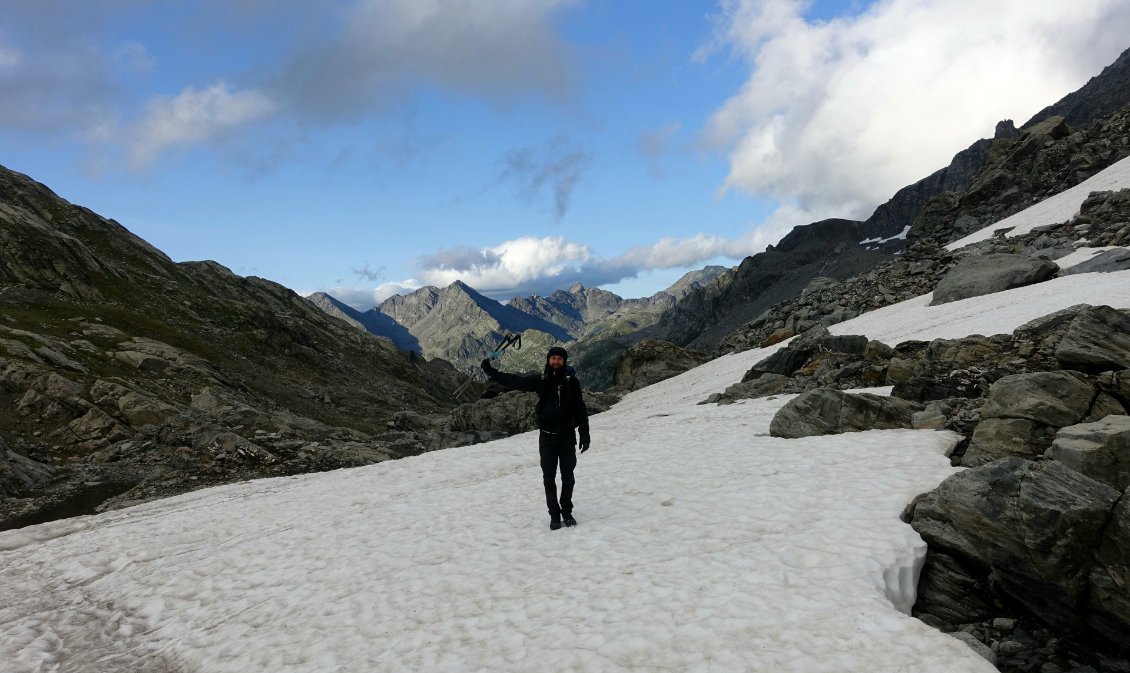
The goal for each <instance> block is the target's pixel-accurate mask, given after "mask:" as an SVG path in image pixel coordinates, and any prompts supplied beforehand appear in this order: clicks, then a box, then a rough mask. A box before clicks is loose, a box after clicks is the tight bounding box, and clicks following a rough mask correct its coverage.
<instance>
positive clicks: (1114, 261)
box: [1066, 248, 1130, 274]
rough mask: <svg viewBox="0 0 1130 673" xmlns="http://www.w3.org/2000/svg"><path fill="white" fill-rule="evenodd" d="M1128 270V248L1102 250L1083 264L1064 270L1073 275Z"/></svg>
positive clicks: (1129, 252) (1129, 254) (1129, 259)
mask: <svg viewBox="0 0 1130 673" xmlns="http://www.w3.org/2000/svg"><path fill="white" fill-rule="evenodd" d="M1126 269H1130V248H1115V249H1114V250H1104V251H1103V252H1100V253H1099V254H1097V255H1095V256H1094V257H1092V258H1090V259H1088V260H1087V261H1085V262H1080V263H1079V264H1076V265H1075V266H1072V267H1070V268H1068V269H1066V272H1067V273H1069V274H1073V273H1110V272H1113V271H1125V270H1126Z"/></svg>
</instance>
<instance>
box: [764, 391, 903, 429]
mask: <svg viewBox="0 0 1130 673" xmlns="http://www.w3.org/2000/svg"><path fill="white" fill-rule="evenodd" d="M921 410H922V406H921V405H918V404H915V403H913V402H908V401H906V400H900V399H896V398H891V397H882V396H879V395H872V394H870V393H861V394H852V393H845V392H842V391H839V390H832V389H828V388H818V389H816V390H809V391H807V392H804V393H801V394H800V395H798V396H797V397H796V398H795V399H793V400H791V401H790V402H789V403H788V404H786V405H785V406H783V407H781V409H780V410H778V411H777V414H776V415H775V416H773V421H772V422H771V423H770V424H769V434H770V435H772V436H773V437H811V436H814V435H830V434H837V433H841V432H858V431H861V430H885V429H892V428H909V427H911V416H912V415H913V414H914V412H916V411H921Z"/></svg>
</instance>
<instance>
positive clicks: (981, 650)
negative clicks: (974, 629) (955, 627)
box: [950, 631, 997, 666]
mask: <svg viewBox="0 0 1130 673" xmlns="http://www.w3.org/2000/svg"><path fill="white" fill-rule="evenodd" d="M950 635H951V636H953V637H954V638H957V639H958V640H960V641H961V642H963V643H965V644H966V645H968V646H969V649H971V650H973V651H974V652H976V653H977V654H979V655H981V656H982V657H984V658H985V660H986V661H988V662H989V663H990V664H992V665H993V666H996V665H997V653H996V652H994V651H993V649H992V648H991V647H989V646H988V645H986V644H985V643H982V642H981V641H980V640H977V636H975V635H973V634H972V633H965V632H964V631H955V632H953V633H951V634H950Z"/></svg>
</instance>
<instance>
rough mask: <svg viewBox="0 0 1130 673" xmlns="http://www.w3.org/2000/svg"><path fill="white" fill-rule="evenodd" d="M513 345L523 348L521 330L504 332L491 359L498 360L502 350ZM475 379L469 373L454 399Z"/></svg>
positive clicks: (456, 391) (518, 348) (454, 394)
mask: <svg viewBox="0 0 1130 673" xmlns="http://www.w3.org/2000/svg"><path fill="white" fill-rule="evenodd" d="M511 346H514V349H515V350H521V349H522V333H521V332H519V333H517V334H504V335H503V336H502V341H500V342H499V343H498V347H497V348H495V349H494V352H493V353H491V359H492V360H497V359H498V358H499V357H500V356H501V355H502V351H504V350H506V349H507V348H510V347H511ZM472 371H474V370H472ZM474 380H475V377H474V376H473V375H472V374H467V380H466V381H464V382H463V385H461V386H459V388H457V389H456V390H455V392H454V393H452V394H451V396H452V397H453V398H454V399H459V397H460V396H461V395H462V394H463V391H464V390H466V389H467V386H469V385H471V382H473V381H474Z"/></svg>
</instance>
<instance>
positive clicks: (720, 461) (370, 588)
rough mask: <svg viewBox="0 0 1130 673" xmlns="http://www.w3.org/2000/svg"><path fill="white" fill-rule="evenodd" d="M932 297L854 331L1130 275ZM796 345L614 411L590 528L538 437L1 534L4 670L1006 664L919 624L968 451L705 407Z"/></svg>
mask: <svg viewBox="0 0 1130 673" xmlns="http://www.w3.org/2000/svg"><path fill="white" fill-rule="evenodd" d="M927 301H928V297H924V298H923V297H920V298H917V299H914V300H911V301H908V302H904V303H903V304H901V305H898V306H892V307H888V308H886V309H882V310H880V311H875V312H873V313H869V314H866V315H864V316H861V317H860V318H857V319H856V320H853V321H850V322H847V323H842V324H840V325H837V326H836V328H835V330H834V331H835V332H837V333H841V334H848V333H853V334H859V333H863V334H867V335H868V336H870V337H871V338H875V339H880V340H882V341H885V342H887V343H892V344H893V343H897V342H898V341H902V340H905V339H911V338H913V339H930V338H934V337H953V336H963V335H967V334H974V333H980V334H994V333H1000V332H1009V331H1011V330H1012V329H1014V328H1015V327H1016V326H1018V325H1020V324H1022V323H1023V322H1026V321H1028V320H1030V319H1034V318H1037V317H1039V316H1042V315H1045V314H1047V313H1049V312H1051V311H1055V310H1058V309H1060V308H1063V307H1066V306H1070V305H1072V304H1076V303H1081V302H1091V303H1108V304H1112V305H1114V306H1116V307H1120V308H1124V307H1130V272H1127V271H1124V272H1118V273H1109V274H1080V275H1075V276H1069V277H1066V278H1061V279H1057V280H1053V281H1049V282H1047V283H1043V284H1041V285H1038V286H1033V287H1029V288H1021V289H1019V290H1012V291H1010V292H1006V293H999V294H996V295H989V296H986V297H979V298H974V299H969V300H965V301H961V302H954V303H950V304H946V305H944V306H940V307H930V306H925V303H926V302H927ZM779 347H780V346H776V347H775V348H779ZM772 350H773V349H761V350H755V351H748V352H744V353H740V354H735V355H729V356H725V357H722V358H719V359H717V360H714V361H712V362H709V363H707V364H706V365H703V366H701V367H698V368H696V369H694V370H692V371H690V372H687V373H686V374H683V375H682V376H679V377H676V378H674V379H669V380H667V381H664V382H662V383H659V384H656V385H654V386H651V387H649V388H647V389H644V390H641V391H637V392H635V393H632V394H630V395H628V396H627V397H626V398H625V399H624V401H623V402H621V403H620V404H619V405H617V406H616V407H614V408H613V409H612V410H610V411H608V412H606V413H604V414H600V415H597V416H594V417H593V418H592V436H593V448H592V449H591V450H590V451H589V452H588V453H586V454H584V455H583V456H581V457H580V463H579V465H578V468H577V490H576V495H575V502H576V510H575V514H576V516H577V518H578V520H579V521H580V525H579V526H578V527H576V528H573V529H568V528H566V529H562V530H559V531H551V530H549V527H548V516H547V515H546V513H545V511H544V504H543V499H542V494H541V486H540V471H539V468H538V464H537V463H538V459H537V450H536V448H535V446H536V438H535V436H534V435H533V434H532V433H530V434H524V435H519V436H515V437H510V438H507V439H504V440H500V441H496V442H491V443H489V444H481V445H477V446H473V447H463V448H455V449H448V450H444V451H437V452H434V453H430V454H426V455H423V456H418V457H413V458H406V459H403V460H398V461H392V462H386V463H381V464H378V465H372V466H368V467H363V468H358V469H352V470H341V471H336V472H328V473H322V474H312V475H303V476H296V477H288V478H281V479H270V480H261V481H254V482H247V483H241V484H233V485H228V486H223V487H219V488H212V489H207V490H203V491H198V492H195V493H191V494H186V495H182V496H179V497H175V498H170V499H167V500H162V501H157V502H153V503H149V504H145V505H140V506H137V507H134V508H130V509H126V510H121V511H116V512H110V513H107V514H102V515H97V516H90V517H80V518H76V519H70V520H65V521H59V522H54V523H49V524H43V525H39V526H33V527H29V528H25V529H20V530H16V531H9V532H5V533H0V564H2V565H0V567H2V568H3V571H2V575H0V595H2V596H4V601H3V602H2V603H0V671H4V672H5V673H7V672H12V673H16V672H18V673H30V672H34V671H67V672H80V671H82V672H85V671H91V672H93V671H99V672H102V671H114V672H132V671H136V672H141V671H145V672H154V671H157V672H169V673H173V672H176V673H189V672H191V673H197V672H199V673H219V672H232V673H236V672H240V673H246V672H248V671H263V672H271V673H278V672H282V671H293V672H296V673H297V672H303V673H311V672H317V671H325V672H330V671H429V672H430V671H544V670H552V671H555V672H560V673H563V672H566V671H741V670H750V671H874V672H887V671H889V672H894V671H954V672H957V671H962V672H968V671H993V670H995V669H994V668H993V667H992V666H991V665H990V664H989V663H988V662H986V661H985V660H984V659H982V658H980V657H979V656H978V655H976V654H975V653H973V652H972V651H971V650H970V649H969V648H968V647H967V646H965V645H964V644H962V643H960V642H959V641H957V640H955V639H953V638H951V637H949V636H946V635H944V634H942V633H940V632H937V631H935V630H933V629H931V628H929V627H927V626H926V625H925V624H922V623H921V622H919V621H917V620H915V619H913V618H911V617H909V616H908V614H907V613H908V611H909V607H910V606H911V605H912V604H913V601H914V588H915V585H916V583H917V574H918V571H919V569H920V568H921V564H922V559H923V555H924V552H925V545H924V543H923V542H922V541H921V539H920V538H919V537H918V535H917V534H916V533H915V532H914V531H913V530H912V529H911V528H910V526H908V525H907V524H904V523H902V521H901V520H900V518H899V517H900V514H901V513H902V512H903V510H904V508H905V507H906V505H907V504H908V503H909V502H910V501H911V500H912V499H913V498H914V496H915V495H917V494H919V493H922V492H925V491H929V490H931V489H932V488H933V487H934V486H936V485H937V484H938V483H939V482H940V481H942V480H943V479H945V478H946V477H947V476H949V475H950V474H953V473H954V471H955V468H952V467H950V465H949V461H948V459H947V458H946V453H947V452H948V451H949V450H950V449H951V448H952V446H953V444H954V442H955V440H956V439H957V436H956V435H954V434H953V433H949V432H931V431H911V430H897V431H872V432H865V433H852V434H844V435H837V436H830V437H814V438H807V439H789V440H785V439H777V438H772V437H769V436H768V426H769V421H770V419H771V418H772V416H773V413H774V412H775V411H776V410H777V409H778V408H779V407H780V406H781V405H782V404H784V403H785V402H786V401H787V399H788V397H787V396H782V397H777V398H766V399H760V400H748V401H744V402H742V403H738V404H734V405H730V406H716V405H698V404H697V402H699V401H700V400H702V399H703V398H705V397H706V396H707V395H708V394H710V393H712V392H718V391H720V390H723V389H724V388H725V387H726V386H728V385H730V384H731V383H734V382H736V381H738V380H740V378H741V376H742V374H743V373H744V372H745V371H746V369H747V368H748V367H749V366H750V365H752V364H753V363H754V362H756V361H758V360H760V359H762V358H763V357H765V356H766V355H768V354H769V353H770V352H772ZM582 374H583V373H582Z"/></svg>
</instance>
